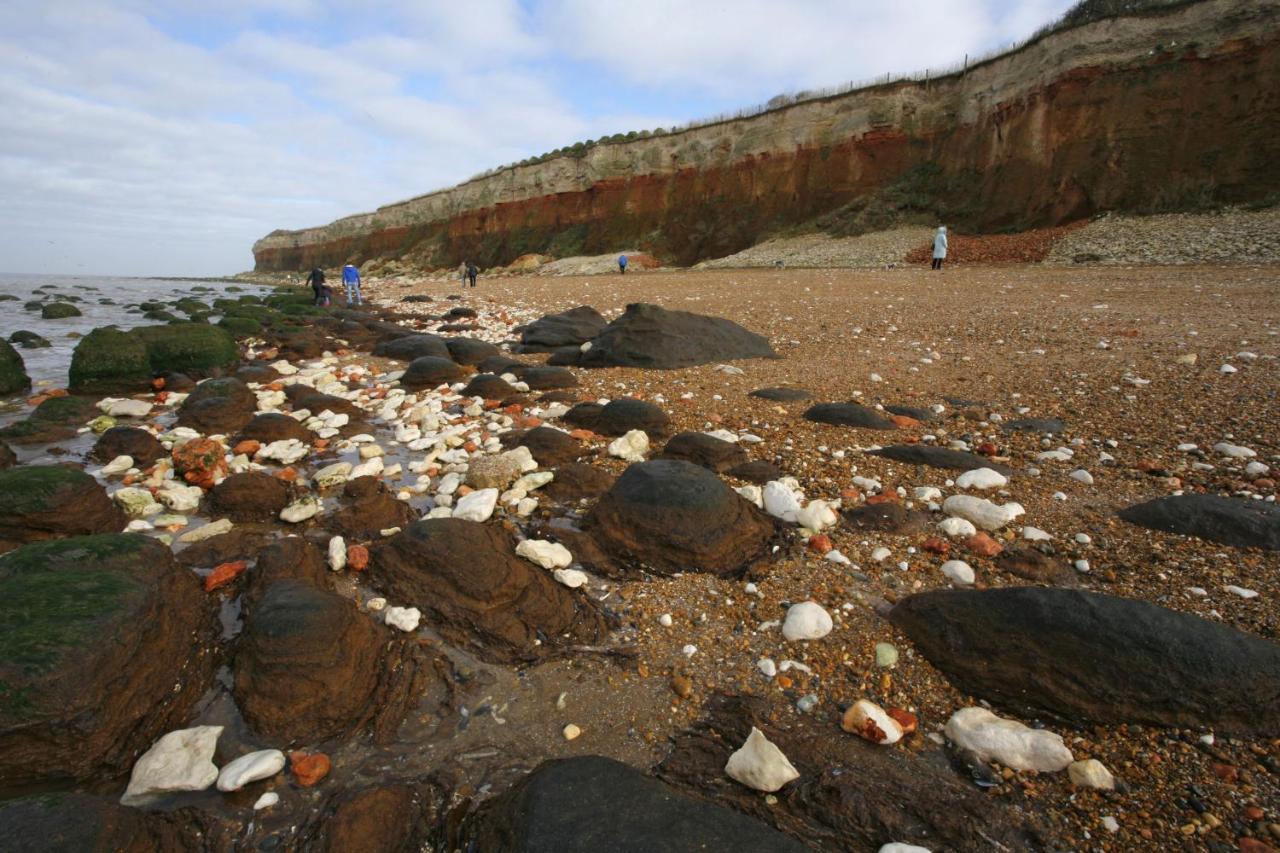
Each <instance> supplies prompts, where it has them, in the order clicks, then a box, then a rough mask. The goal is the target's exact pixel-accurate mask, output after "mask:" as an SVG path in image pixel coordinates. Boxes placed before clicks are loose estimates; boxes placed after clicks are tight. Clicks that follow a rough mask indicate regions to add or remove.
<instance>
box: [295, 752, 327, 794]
mask: <svg viewBox="0 0 1280 853" xmlns="http://www.w3.org/2000/svg"><path fill="white" fill-rule="evenodd" d="M330 766H331V764H330V762H329V756H327V755H325V754H324V753H323V752H302V751H300V750H295V751H293V752H291V753H289V769H290V770H292V771H293V777H294V778H295V779H297V780H298V784H299V785H301V786H302V787H304V788H313V787H315V786H316V785H318V784H320V780H322V779H323V778H324V777H326V776H328V775H329V768H330Z"/></svg>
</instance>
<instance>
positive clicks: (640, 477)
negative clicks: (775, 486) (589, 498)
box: [589, 459, 773, 575]
mask: <svg viewBox="0 0 1280 853" xmlns="http://www.w3.org/2000/svg"><path fill="white" fill-rule="evenodd" d="M589 520H590V525H591V531H592V535H593V536H594V538H595V539H596V541H597V542H599V543H600V546H601V547H602V548H603V549H604V550H605V551H607V552H609V553H610V554H611V555H613V556H614V558H615V559H617V560H619V561H621V562H623V563H629V564H632V565H634V566H635V567H637V568H640V567H643V568H645V569H648V570H650V571H654V572H658V573H670V572H680V571H701V572H711V573H714V574H722V575H729V574H735V573H737V572H739V571H741V570H742V568H743V567H744V566H745V565H746V564H747V563H748V562H750V561H751V560H753V559H754V558H756V557H758V556H760V555H761V554H762V553H763V551H764V550H765V546H766V543H767V542H768V541H769V539H770V538H771V537H772V535H773V524H772V522H770V521H769V519H768V518H767V517H766V516H765V515H764V514H763V513H762V512H760V511H759V510H757V509H756V508H755V507H754V506H752V505H751V504H750V503H748V502H747V501H745V500H743V499H742V498H741V497H740V496H739V495H738V494H736V493H735V492H734V491H733V490H732V489H730V488H729V487H728V486H727V485H725V483H724V482H723V481H722V480H720V478H719V477H717V476H716V475H715V474H713V473H711V472H710V471H707V470H706V469H704V468H700V467H698V466H697V465H693V464H691V463H689V462H684V461H680V460H675V459H659V460H654V461H651V462H642V463H638V464H635V465H632V466H630V467H629V468H627V470H626V471H625V472H623V474H622V476H621V477H619V478H618V481H617V482H616V483H614V485H613V487H612V488H611V489H610V490H609V491H608V492H607V493H605V494H604V495H603V496H602V497H601V498H600V501H599V503H597V504H596V506H595V507H594V508H593V509H592V511H591V515H590V519H589Z"/></svg>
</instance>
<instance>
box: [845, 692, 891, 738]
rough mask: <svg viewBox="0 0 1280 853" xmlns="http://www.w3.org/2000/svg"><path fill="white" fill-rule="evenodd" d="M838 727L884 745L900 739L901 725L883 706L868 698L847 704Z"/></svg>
mask: <svg viewBox="0 0 1280 853" xmlns="http://www.w3.org/2000/svg"><path fill="white" fill-rule="evenodd" d="M840 727H841V728H843V729H844V730H845V731H846V732H853V733H854V734H856V735H857V736H858V737H860V738H862V739H863V740H869V741H871V742H872V743H879V744H883V745H885V746H889V745H890V744H895V743H897V742H898V741H900V740H902V726H901V725H900V724H899V723H898V721H897V720H895V719H894V718H893V717H890V716H889V714H888V712H886V711H885V709H884V708H881V707H880V706H879V705H877V704H876V703H875V702H872V701H871V700H869V699H859V700H858V701H857V702H854V703H853V704H852V705H850V706H849V710H847V711H845V712H844V717H843V718H842V719H841V720H840Z"/></svg>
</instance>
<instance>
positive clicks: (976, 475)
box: [956, 468, 1009, 490]
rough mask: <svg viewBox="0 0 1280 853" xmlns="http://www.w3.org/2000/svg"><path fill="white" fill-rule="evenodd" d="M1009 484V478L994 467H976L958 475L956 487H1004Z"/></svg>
mask: <svg viewBox="0 0 1280 853" xmlns="http://www.w3.org/2000/svg"><path fill="white" fill-rule="evenodd" d="M1007 485H1009V478H1008V477H1006V476H1005V475H1004V474H1001V473H1000V472H999V471H996V470H995V469H993V468H975V469H973V470H972V471H965V472H964V473H963V474H961V475H960V476H959V477H956V488H960V489H983V490H985V489H1003V488H1004V487H1005V486H1007Z"/></svg>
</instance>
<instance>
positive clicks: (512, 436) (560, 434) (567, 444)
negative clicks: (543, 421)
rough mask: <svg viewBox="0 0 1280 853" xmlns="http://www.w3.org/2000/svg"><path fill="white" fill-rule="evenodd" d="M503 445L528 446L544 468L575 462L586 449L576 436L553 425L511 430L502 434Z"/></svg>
mask: <svg viewBox="0 0 1280 853" xmlns="http://www.w3.org/2000/svg"><path fill="white" fill-rule="evenodd" d="M502 445H503V447H507V448H515V447H527V448H529V452H530V453H531V454H533V458H534V459H536V460H537V462H538V465H540V466H541V467H544V468H550V467H555V466H557V465H565V464H567V463H570V462H574V461H576V460H577V459H578V457H580V456H582V455H583V454H584V453H585V452H586V451H585V450H584V449H583V447H582V445H581V444H580V443H579V442H578V440H577V439H576V438H573V437H572V436H570V435H569V434H568V433H567V432H564V431H563V430H558V429H555V428H553V427H545V426H540V427H535V428H534V429H531V430H529V431H528V432H511V433H506V434H504V435H503V436H502Z"/></svg>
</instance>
